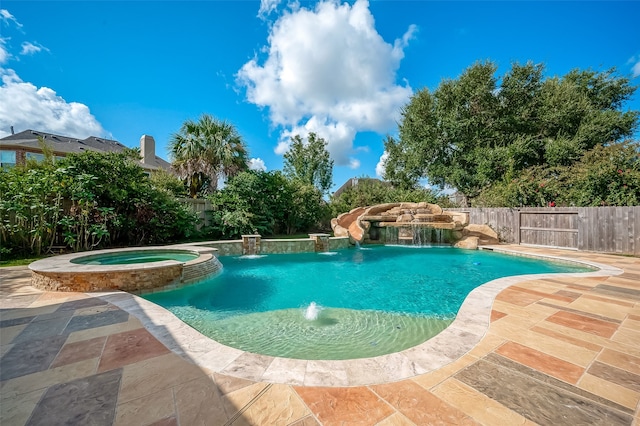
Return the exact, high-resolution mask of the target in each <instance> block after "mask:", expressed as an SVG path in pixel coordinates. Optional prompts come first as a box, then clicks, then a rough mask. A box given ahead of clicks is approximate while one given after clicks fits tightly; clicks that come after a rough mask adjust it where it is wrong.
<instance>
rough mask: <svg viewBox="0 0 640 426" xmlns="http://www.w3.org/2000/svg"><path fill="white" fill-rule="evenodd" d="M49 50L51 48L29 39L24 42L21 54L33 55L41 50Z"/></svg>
mask: <svg viewBox="0 0 640 426" xmlns="http://www.w3.org/2000/svg"><path fill="white" fill-rule="evenodd" d="M43 50H45V51H47V52H48V51H49V49H47V48H46V47H44V46H42V45H40V44H37V43H36V44H33V43H30V42H28V41H25V42H22V51H21V52H20V54H21V55H33V54H34V53H38V52H41V51H43Z"/></svg>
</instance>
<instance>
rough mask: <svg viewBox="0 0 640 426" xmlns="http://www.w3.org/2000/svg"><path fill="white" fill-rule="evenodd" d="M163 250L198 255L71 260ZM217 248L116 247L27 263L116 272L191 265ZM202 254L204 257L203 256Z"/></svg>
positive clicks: (43, 268)
mask: <svg viewBox="0 0 640 426" xmlns="http://www.w3.org/2000/svg"><path fill="white" fill-rule="evenodd" d="M140 251H148V252H163V251H185V252H191V253H195V254H199V257H197V258H195V259H192V260H189V261H187V262H180V261H178V260H161V261H158V262H147V263H132V264H120V265H87V264H82V263H73V260H76V259H80V258H83V257H89V256H91V257H93V256H100V255H105V254H117V253H123V252H124V253H126V252H140ZM217 252H218V249H216V248H212V247H202V246H197V245H188V246H187V245H173V246H161V247H125V248H118V249H106V250H95V251H84V252H78V253H70V254H62V255H59V256H52V257H47V258H44V259H40V260H36V261H35V262H32V263H30V264H29V269H30V270H31V271H33V272H43V273H47V272H49V273H72V272H118V271H132V270H140V269H157V268H163V267H166V266H168V265H176V264H185V265H191V264H194V263H199V262H202V261H204V260H206V259H208V258H209V257H208V256H204V255H207V254H210V255H212V256H215V255H216V253H217ZM203 256H204V257H203Z"/></svg>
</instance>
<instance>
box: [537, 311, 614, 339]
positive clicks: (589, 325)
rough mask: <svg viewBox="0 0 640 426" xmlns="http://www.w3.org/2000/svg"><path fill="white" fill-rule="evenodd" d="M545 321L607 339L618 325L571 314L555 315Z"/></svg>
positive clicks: (559, 313)
mask: <svg viewBox="0 0 640 426" xmlns="http://www.w3.org/2000/svg"><path fill="white" fill-rule="evenodd" d="M547 321H549V322H553V323H555V324H560V325H564V326H566V327H570V328H574V329H576V330H580V331H585V332H587V333H591V334H595V335H597V336H602V337H607V338H609V337H611V336H612V335H613V333H615V331H616V330H617V328H618V324H615V323H612V322H608V321H602V320H598V319H595V318H590V317H588V316H584V315H578V314H574V313H571V312H558V313H555V314H553V315H551V316H550V317H549V318H547Z"/></svg>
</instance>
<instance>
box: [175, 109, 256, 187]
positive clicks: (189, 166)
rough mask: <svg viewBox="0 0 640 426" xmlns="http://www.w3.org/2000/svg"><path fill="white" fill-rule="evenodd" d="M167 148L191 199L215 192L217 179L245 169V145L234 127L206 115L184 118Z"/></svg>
mask: <svg viewBox="0 0 640 426" xmlns="http://www.w3.org/2000/svg"><path fill="white" fill-rule="evenodd" d="M169 149H170V150H171V157H172V166H173V169H174V170H175V172H176V173H177V174H178V176H179V177H180V178H181V179H183V180H185V181H186V184H187V186H188V187H189V193H190V195H191V197H192V198H195V197H196V196H197V195H198V193H200V192H207V190H209V191H215V190H216V189H217V188H218V179H220V178H225V177H231V176H234V175H236V174H238V173H239V172H241V171H243V170H246V169H247V148H246V146H245V143H244V141H243V140H242V137H241V136H240V134H239V133H238V131H237V130H236V128H235V126H233V125H232V124H231V123H228V122H226V121H223V120H218V119H216V118H214V117H212V116H211V115H209V114H202V116H200V119H199V120H198V121H193V120H190V119H189V120H186V121H185V122H184V123H183V124H182V127H181V128H180V131H179V132H178V133H175V134H174V135H173V136H172V137H171V140H170V141H169Z"/></svg>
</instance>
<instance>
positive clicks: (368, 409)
mask: <svg viewBox="0 0 640 426" xmlns="http://www.w3.org/2000/svg"><path fill="white" fill-rule="evenodd" d="M416 386H417V385H416ZM294 389H295V391H296V392H297V393H298V395H300V397H301V398H302V400H303V401H304V403H305V404H306V405H307V407H309V409H310V410H311V411H312V412H313V414H314V415H315V417H316V418H317V419H318V420H319V421H320V422H321V423H322V424H323V425H324V426H333V425H343V424H353V425H362V426H367V425H375V424H377V423H378V422H379V421H381V420H383V419H385V418H387V417H389V416H390V415H391V414H393V413H394V411H395V410H394V409H393V408H391V407H390V406H389V404H387V403H386V402H385V401H383V400H382V399H380V397H379V396H378V395H376V394H375V393H374V392H372V391H371V390H370V389H368V388H366V387H352V388H326V387H294Z"/></svg>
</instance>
